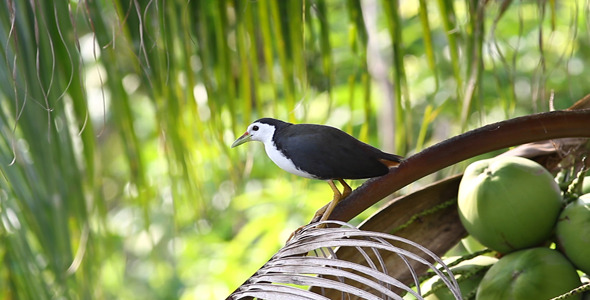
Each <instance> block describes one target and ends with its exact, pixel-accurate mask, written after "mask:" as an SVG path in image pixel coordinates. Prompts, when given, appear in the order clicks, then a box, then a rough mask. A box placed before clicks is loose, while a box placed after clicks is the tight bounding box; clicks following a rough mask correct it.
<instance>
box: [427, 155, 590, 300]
mask: <svg viewBox="0 0 590 300" xmlns="http://www.w3.org/2000/svg"><path fill="white" fill-rule="evenodd" d="M580 178H583V177H580ZM584 181H585V182H584V184H583V185H582V184H576V183H575V181H574V183H573V184H570V185H569V188H570V190H569V191H567V192H566V191H562V189H561V188H560V185H559V184H558V183H557V182H556V180H555V179H554V178H553V176H552V175H551V173H549V172H548V171H547V170H546V169H545V168H543V166H541V165H539V164H538V163H536V162H534V161H531V160H528V159H525V158H520V157H501V158H494V159H488V160H482V161H478V162H475V163H473V164H471V165H469V166H468V167H467V169H466V170H465V173H464V175H463V179H462V181H461V184H460V186H459V194H458V207H459V215H460V218H461V222H462V223H463V226H464V227H465V229H466V230H467V232H468V233H469V234H470V238H474V239H475V240H477V242H479V243H481V244H482V245H483V246H485V247H487V248H489V249H492V250H494V251H495V253H494V254H495V255H494V256H495V257H499V259H497V258H493V257H487V258H485V259H483V260H482V258H481V257H480V258H478V259H476V260H472V261H471V262H469V261H467V262H464V263H462V266H459V267H458V271H459V272H460V271H461V267H463V268H473V267H474V266H475V267H477V268H476V269H475V270H482V269H483V270H484V272H480V273H479V274H480V276H472V278H471V280H465V282H460V283H459V284H460V286H461V289H462V292H464V293H466V294H468V295H469V296H468V297H467V298H475V299H478V300H480V299H481V300H487V299H493V300H496V299H551V298H553V297H557V296H560V295H563V294H566V293H568V292H570V291H571V290H573V289H575V288H577V287H579V286H581V285H582V282H583V281H587V279H588V277H587V276H588V275H585V274H590V177H586V178H585V180H584ZM572 187H573V188H574V190H577V192H575V191H572ZM566 189H567V187H566ZM580 195H581V196H580ZM467 248H468V247H467ZM435 294H437V295H440V293H435ZM586 294H588V293H586ZM433 296H434V297H436V296H435V295H433ZM583 296H584V297H588V298H590V295H585V294H582V293H577V294H573V295H571V298H568V299H582V297H583Z"/></svg>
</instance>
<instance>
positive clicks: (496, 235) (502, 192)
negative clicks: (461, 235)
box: [458, 157, 563, 253]
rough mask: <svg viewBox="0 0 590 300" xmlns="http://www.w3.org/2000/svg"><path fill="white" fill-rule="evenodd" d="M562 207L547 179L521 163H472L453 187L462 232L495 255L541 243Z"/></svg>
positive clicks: (524, 161)
mask: <svg viewBox="0 0 590 300" xmlns="http://www.w3.org/2000/svg"><path fill="white" fill-rule="evenodd" d="M562 203H563V202H562V197H561V191H560V189H559V186H558V185H557V183H556V182H555V181H554V180H553V177H552V176H551V174H550V173H549V172H548V171H547V170H545V168H543V166H541V165H539V164H538V163H536V162H534V161H531V160H528V159H525V158H521V157H502V158H494V159H487V160H481V161H477V162H474V163H472V164H471V165H469V166H468V167H467V169H466V170H465V173H464V175H463V179H462V180H461V183H460V185H459V195H458V207H459V216H460V219H461V222H462V223H463V226H464V227H465V229H466V230H467V232H469V234H471V235H472V236H473V237H474V238H475V239H477V240H478V241H479V242H480V243H481V244H483V245H484V246H486V247H489V248H491V249H493V250H496V251H498V252H500V253H509V252H512V251H515V250H519V249H524V248H530V247H534V246H537V245H539V244H541V243H543V242H544V241H546V240H547V239H548V238H549V237H550V236H551V234H552V230H553V227H554V226H555V223H556V221H557V217H558V216H559V212H560V210H561V208H562Z"/></svg>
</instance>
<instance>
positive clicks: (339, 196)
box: [314, 180, 344, 222]
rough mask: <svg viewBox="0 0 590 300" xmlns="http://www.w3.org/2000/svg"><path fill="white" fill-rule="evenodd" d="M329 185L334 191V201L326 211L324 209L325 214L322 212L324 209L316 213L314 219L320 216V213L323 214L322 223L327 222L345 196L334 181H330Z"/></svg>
mask: <svg viewBox="0 0 590 300" xmlns="http://www.w3.org/2000/svg"><path fill="white" fill-rule="evenodd" d="M328 184H329V185H330V187H331V188H332V191H334V198H332V201H331V202H330V203H329V204H328V206H327V207H326V209H324V211H323V212H321V210H322V209H323V208H322V209H320V210H318V211H317V212H316V213H315V216H314V219H315V218H316V217H318V216H319V213H321V216H322V218H321V219H320V222H322V221H326V220H327V219H328V218H329V217H330V214H331V213H332V211H333V210H334V208H335V207H336V204H338V202H340V200H342V199H344V197H343V195H342V194H341V193H340V191H339V190H338V188H337V187H336V185H335V184H334V182H333V181H332V180H328Z"/></svg>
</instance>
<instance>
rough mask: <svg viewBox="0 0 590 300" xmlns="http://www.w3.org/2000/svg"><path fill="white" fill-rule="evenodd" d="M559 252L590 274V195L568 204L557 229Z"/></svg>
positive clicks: (560, 216) (560, 217)
mask: <svg viewBox="0 0 590 300" xmlns="http://www.w3.org/2000/svg"><path fill="white" fill-rule="evenodd" d="M555 235H556V237H557V245H558V247H559V250H561V252H563V254H565V256H567V258H568V259H569V260H570V261H571V262H572V263H573V264H574V265H575V266H576V267H577V268H578V269H580V270H582V271H583V272H584V273H586V274H590V194H585V195H582V196H581V197H580V198H578V199H576V200H575V201H574V202H572V203H570V204H568V205H567V206H566V207H565V209H564V210H563V211H562V212H561V214H560V215H559V220H558V222H557V226H556V229H555Z"/></svg>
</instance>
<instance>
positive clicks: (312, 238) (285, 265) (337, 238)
mask: <svg viewBox="0 0 590 300" xmlns="http://www.w3.org/2000/svg"><path fill="white" fill-rule="evenodd" d="M325 223H326V225H337V226H342V227H340V228H316V227H315V225H317V224H314V225H308V226H306V227H303V228H302V229H301V231H299V232H298V233H297V234H295V236H294V237H293V238H292V239H291V240H290V241H289V242H288V243H287V245H285V247H283V248H282V249H281V250H280V251H279V252H278V253H277V254H276V255H274V256H273V257H272V258H271V259H270V260H269V261H268V263H266V264H265V265H264V266H263V267H262V268H260V269H259V270H258V271H257V272H256V273H255V274H254V275H253V276H252V277H250V279H248V280H247V281H246V282H245V283H244V284H243V285H242V286H240V287H239V288H238V289H237V290H236V291H235V292H234V293H233V294H232V295H230V296H229V297H228V299H243V298H249V297H256V298H263V299H331V298H333V297H330V298H328V297H325V295H327V294H328V293H329V292H330V291H332V292H333V291H337V293H338V294H340V295H341V297H340V298H341V299H352V298H362V299H402V296H403V295H405V294H406V293H409V294H411V295H413V296H414V297H416V298H417V299H422V292H421V291H420V288H419V286H420V282H419V280H418V275H419V274H418V272H417V271H416V270H415V268H414V265H415V264H416V263H418V264H421V265H425V266H428V268H430V269H431V270H432V271H434V272H435V273H436V274H437V275H439V276H440V278H442V280H443V282H444V283H445V285H447V286H448V287H449V290H450V291H451V292H452V293H453V295H455V297H456V298H457V299H461V292H460V290H459V286H458V284H457V281H456V280H455V278H454V276H453V274H452V273H451V271H450V270H449V268H448V267H447V266H446V265H445V264H444V263H443V262H442V260H441V259H440V258H439V257H438V256H436V255H435V254H434V253H433V252H431V251H430V250H428V249H427V248H425V247H423V246H421V245H419V244H417V243H414V242H412V241H410V240H407V239H404V238H400V237H397V236H394V235H391V234H387V233H381V232H372V231H362V230H359V229H358V228H355V227H354V226H352V225H350V224H347V223H344V222H339V221H327V222H325ZM344 248H347V249H349V250H351V251H354V252H356V253H357V255H358V256H359V257H362V258H363V260H364V261H363V262H359V263H355V262H350V261H347V260H343V259H341V258H339V257H338V255H337V251H336V250H337V249H338V250H340V249H344ZM392 253H394V254H395V255H397V256H399V257H400V258H401V261H402V262H403V263H401V264H400V265H398V266H390V265H387V264H386V263H385V260H384V259H383V255H384V254H387V255H391V254H392ZM424 257H426V258H424ZM434 264H439V265H441V266H442V268H440V269H438V268H436V267H435V266H434ZM392 267H395V268H403V269H406V270H407V272H409V273H411V274H412V277H413V281H414V286H416V287H417V288H416V289H412V288H411V287H410V286H408V285H406V284H404V283H403V282H401V281H400V280H399V279H397V278H395V277H392V276H391V275H390V274H391V273H392V272H390V271H391V270H390V268H392ZM440 270H444V272H443V271H440ZM312 288H313V289H312Z"/></svg>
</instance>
